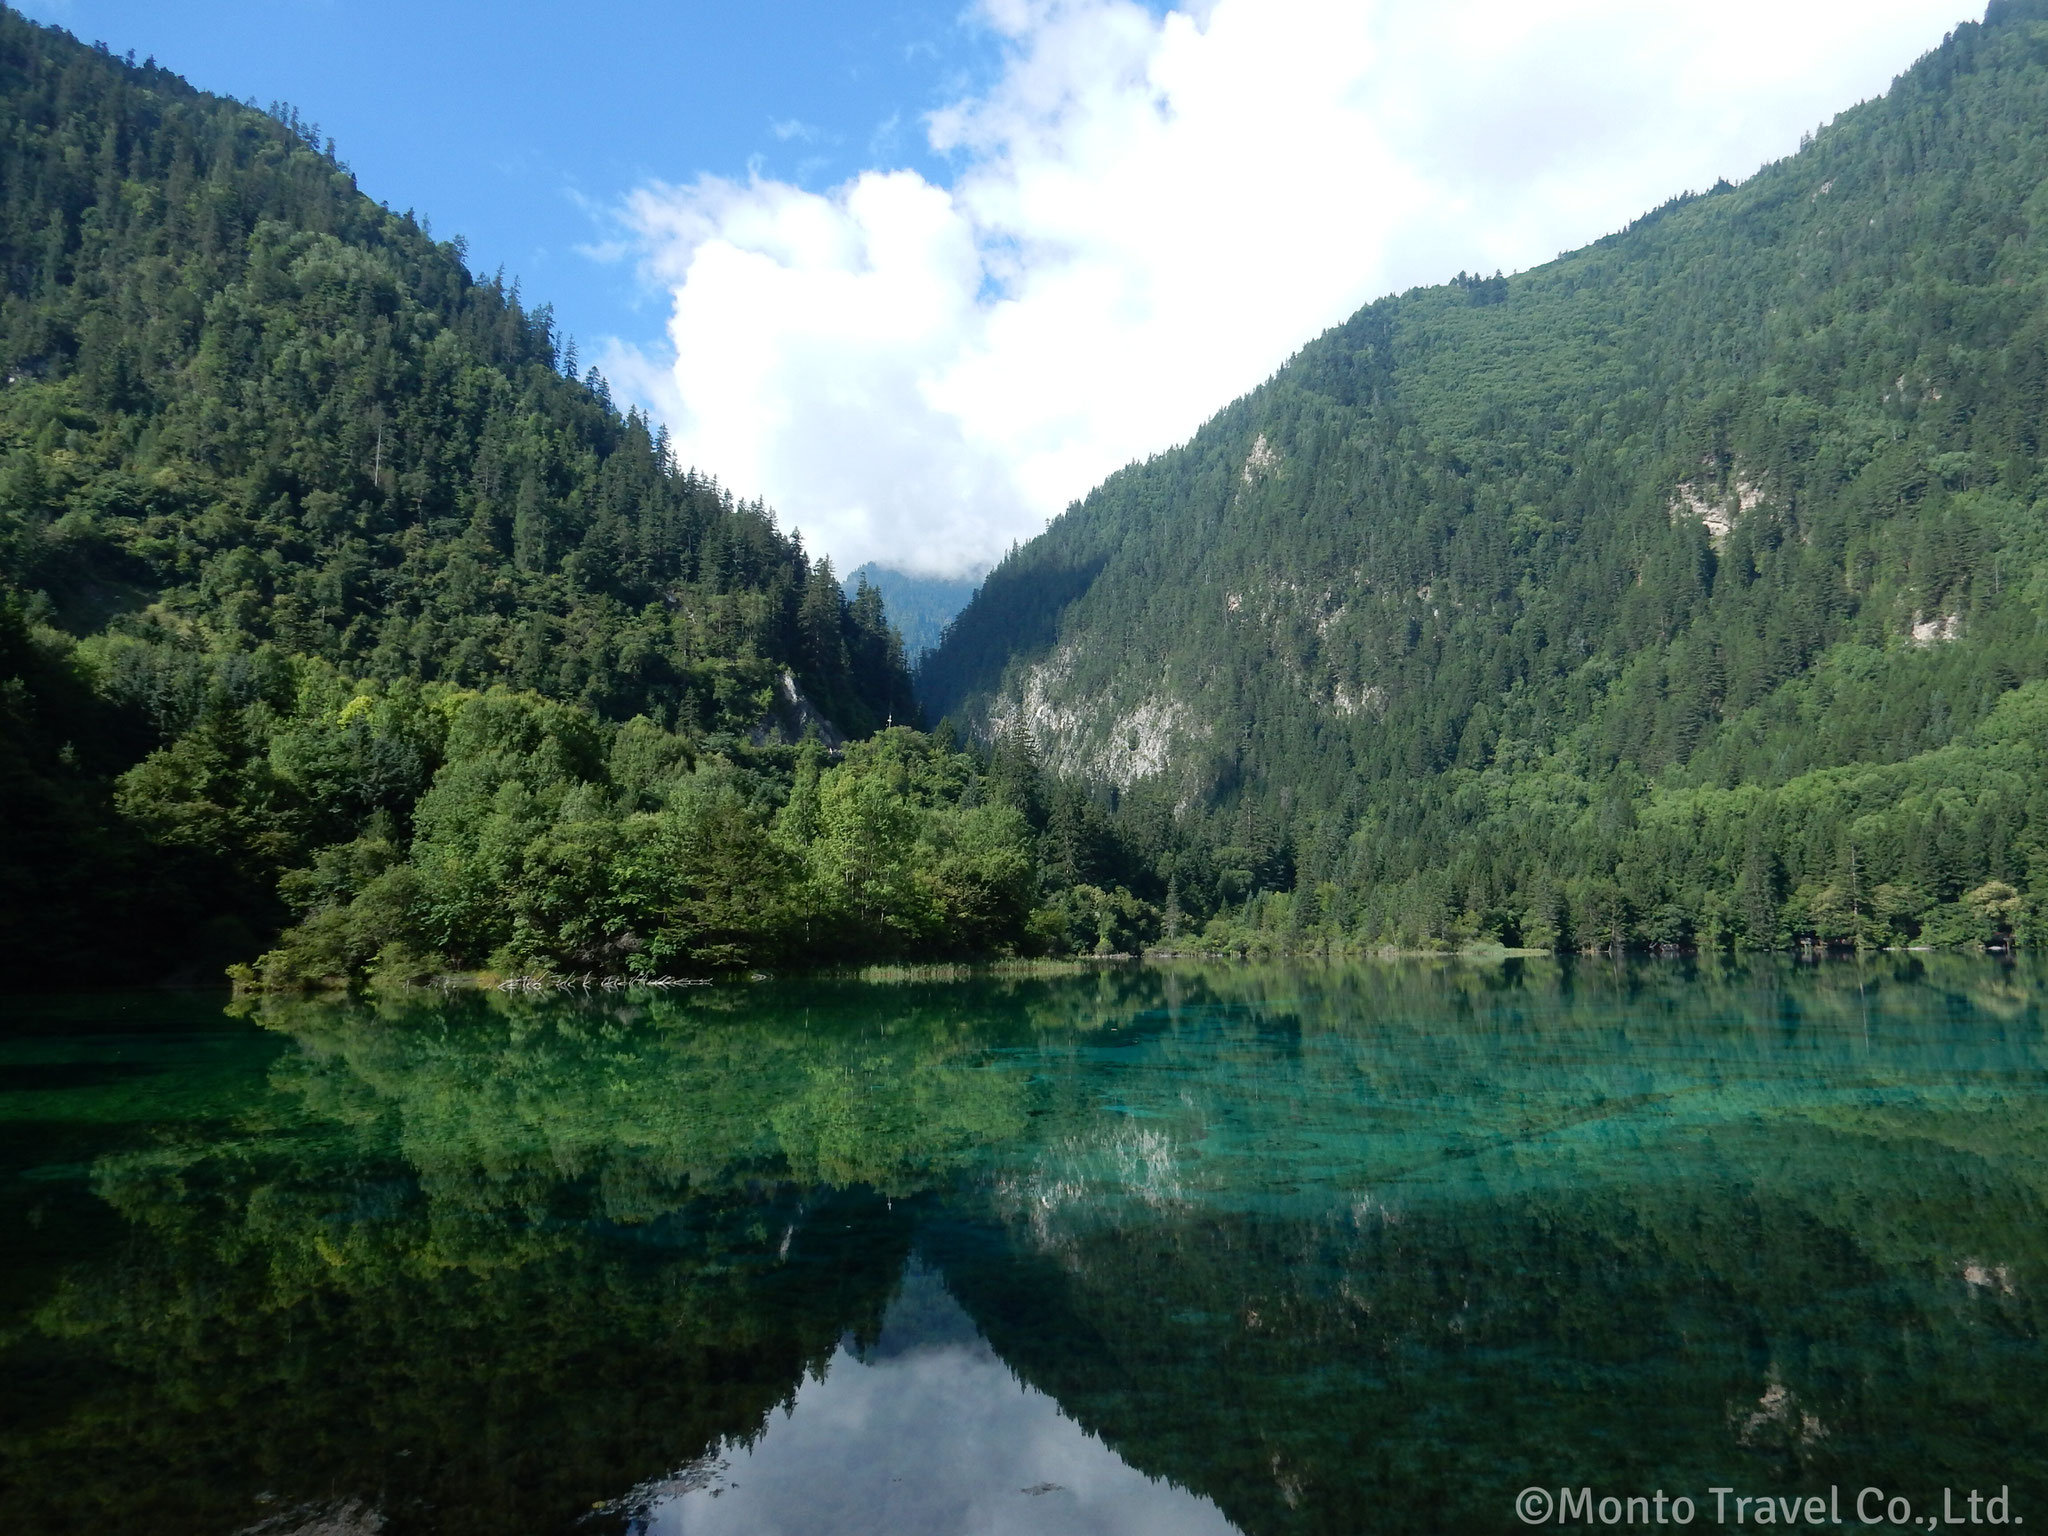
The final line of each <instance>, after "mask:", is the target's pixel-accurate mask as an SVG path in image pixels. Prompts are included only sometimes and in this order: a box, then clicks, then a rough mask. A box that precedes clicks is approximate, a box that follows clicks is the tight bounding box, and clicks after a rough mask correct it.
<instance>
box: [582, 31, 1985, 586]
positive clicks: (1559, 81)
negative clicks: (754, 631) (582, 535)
mask: <svg viewBox="0 0 2048 1536" xmlns="http://www.w3.org/2000/svg"><path fill="white" fill-rule="evenodd" d="M1968 8H1969V7H1968V6H1967V5H1966V4H1965V3H1964V0H1856V3H1855V4H1854V5H1853V6H1852V5H1850V4H1848V3H1845V0H1791V3H1786V0H1726V3H1724V4H1722V5H1719V6H1716V7H1713V8H1711V9H1710V10H1707V11H1702V10H1700V9H1698V8H1694V7H1670V6H1644V5H1640V4H1636V3H1634V0H1557V3H1555V4H1550V5H1544V6H1531V5H1527V4H1523V3H1519V0H1514V3H1511V0H1442V3H1439V4H1436V5H1429V6H1422V5H1415V4H1412V3H1405V0H1200V3H1195V0H1189V3H1188V4H1187V8H1186V9H1182V10H1169V11H1167V12H1166V13H1165V14H1163V15H1155V14H1153V13H1152V12H1151V11H1150V10H1149V9H1147V8H1146V7H1145V6H1143V5H1140V4H1137V3H1135V0H983V3H982V5H981V8H980V15H981V19H982V20H983V22H984V23H985V24H986V25H987V26H988V27H990V28H991V29H992V30H993V31H994V32H995V33H996V34H997V35H998V36H999V37H1000V38H1001V39H1002V41H1003V42H1004V44H1005V45H1006V46H1007V48H1008V50H1009V51H1008V55H1007V59H1006V63H1005V65H1004V68H1003V71H1002V73H1001V75H1000V76H999V78H998V79H997V80H996V81H995V83H994V84H993V85H992V86H990V87H989V88H987V89H986V90H984V91H982V92H980V93H979V94H971V95H967V96H966V97H964V98H963V99H961V100H959V101H957V102H955V103H954V104H953V105H951V106H949V107H947V108H946V109H945V110H943V111H940V112H938V113H935V114H933V115H932V117H931V118H930V119H929V120H928V122H927V125H926V129H927V135H928V137H929V139H930V142H931V144H932V147H933V148H934V149H935V150H937V151H939V152H940V153H941V154H944V155H946V156H949V157H951V159H952V161H953V163H954V164H955V165H957V167H958V172H957V175H956V176H955V178H954V180H953V182H952V184H951V185H950V186H939V185H934V184H933V183H931V182H929V181H927V180H925V179H924V178H923V177H922V176H920V175H918V174H916V173H914V172H911V171H903V170H897V171H889V170H885V169H882V168H880V167H882V166H885V165H887V164H888V163H889V162H890V160H891V159H892V158H893V157H892V156H890V155H886V154H883V153H881V152H880V151H881V150H882V149H883V148H884V144H885V141H886V135H882V134H878V136H877V140H876V142H875V143H874V144H872V145H871V146H870V157H871V162H872V163H873V164H875V165H876V167H877V168H875V169H871V170H868V171H865V172H863V173H861V174H860V175H858V176H856V177H854V178H853V179H852V180H850V181H847V182H846V183H844V184H843V185H841V186H838V187H836V188H833V189H832V190H830V191H828V192H825V193H822V194H820V193H812V192H807V191H804V190H802V189H800V188H799V187H796V186H793V185H790V184H788V183H785V182H778V181H768V180H762V179H759V178H758V177H755V178H753V179H749V180H746V181H737V182H736V181H729V180H723V179H720V178H715V177H705V178H702V179H700V180H698V181H697V182H695V183H694V184H691V185H687V186H653V187H649V188H646V189H644V190H643V191H642V192H641V193H640V194H639V195H638V196H636V197H635V198H634V199H633V200H632V204H631V209H630V218H631V221H632V223H633V224H634V225H635V226H636V227H637V229H638V231H639V233H640V236H641V238H642V239H643V240H644V242H645V244H646V249H647V251H648V254H649V259H650V260H649V264H650V268H651V270H652V271H653V273H654V274H655V275H656V276H657V277H658V278H660V279H661V280H662V281H663V282H664V283H665V284H666V285H667V286H668V287H669V288H670V290H671V291H672V293H673V296H674V310H673V315H672V319H671V323H670V340H671V341H672V342H673V344H674V346H675V348H676V353H677V360H676V362H675V364H674V367H673V372H672V377H671V379H670V381H669V383H668V385H667V387H666V388H665V389H663V390H661V391H658V392H654V393H650V394H647V395H643V396H642V398H645V399H648V400H649V401H650V403H653V404H655V405H656V406H657V407H658V408H660V409H661V410H662V412H663V413H664V414H665V415H666V416H667V418H668V419H669V421H670V422H671V424H672V426H673V427H674V428H675V430H676V433H677V437H678V448H679V451H680V453H681V456H682V457H683V459H684V460H685V461H686V462H689V463H694V464H696V465H698V466H700V467H701V468H704V469H706V470H708V471H710V472H712V473H715V474H717V475H719V476H720V477H721V478H722V479H724V480H725V481H727V482H728V483H730V484H732V485H733V486H734V487H735V488H737V489H738V490H740V491H741V492H742V493H744V494H755V493H760V494H763V495H765V496H766V497H767V498H768V499H769V500H770V501H771V502H772V503H773V504H775V505H776V506H777V507H778V508H779V509H780V510H781V512H782V514H783V515H784V517H785V518H786V519H788V520H789V521H790V522H792V523H795V524H798V525H800V526H801V527H803V528H804V529H805V530H806V531H807V532H808V533H809V534H810V535H811V537H812V540H813V542H814V543H817V544H819V545H822V546H823V547H824V548H825V549H826V550H828V551H829V552H830V553H832V554H833V555H834V556H836V557H838V558H839V559H840V560H841V562H842V567H843V568H851V567H852V566H854V565H857V564H859V563H861V562H862V561H864V560H867V559H870V558H876V559H879V560H881V561H883V562H884V563H888V564H893V565H897V566H900V567H904V568H909V569H916V570H919V571H923V572H941V571H950V570H958V569H962V568H964V567H966V566H967V565H969V564H971V563H973V562H975V561H977V560H987V559H989V558H991V557H992V556H996V555H999V554H1000V553H1001V551H1002V550H1003V548H1004V547H1006V546H1007V545H1008V544H1009V542H1010V541H1011V540H1012V539H1013V538H1016V537H1019V536H1027V535H1029V534H1030V533H1032V532H1034V531H1036V529H1037V527H1038V526H1039V525H1040V523H1041V522H1042V521H1043V520H1044V518H1045V517H1046V516H1048V515H1049V514H1051V513H1053V512H1056V511H1058V510H1059V509H1060V508H1061V507H1062V506H1063V505H1065V504H1066V502H1067V501H1068V500H1069V499H1071V498H1073V497H1076V496H1079V495H1081V494H1083V493H1084V492H1086V491H1087V489H1088V488H1089V487H1090V486H1091V485H1092V484H1093V483H1094V482H1095V481H1097V480H1099V479H1100V478H1101V477H1102V476H1103V475H1104V474H1106V473H1107V472H1109V471H1111V470H1113V469H1115V468H1116V467H1118V466H1119V465H1121V464H1123V463H1125V462H1127V461H1128V460H1130V459H1132V458H1135V457H1139V456H1142V455H1143V454H1146V453H1148V452H1153V451H1157V450H1159V449H1162V448H1165V447H1167V446H1168V445H1170V444H1172V443H1173V442H1175V441H1178V440H1180V439H1182V438H1184V437H1186V436H1187V434H1188V433H1189V432H1190V431H1191V430H1192V429H1193V428H1194V427H1195V426H1196V425H1197V424H1198V423H1199V422H1200V421H1201V420H1202V419H1203V418H1204V417H1205V416H1207V415H1208V414H1210V413H1211V412H1212V411H1214V410H1216V409H1217V408H1218V407H1219V406H1221V405H1222V404H1223V403H1225V402H1226V401H1227V400H1228V399H1229V398H1231V397H1232V396H1233V395H1235V394H1237V393H1239V392H1241V391H1243V390H1245V389H1247V388H1249V387H1251V386H1252V385H1254V384H1256V383H1257V382H1258V381H1259V379H1260V378H1261V377H1263V376H1264V375H1265V374H1267V373H1268V372H1269V371H1270V370H1272V369H1273V368H1274V367H1275V366H1277V365H1278V364H1279V363H1281V362H1282V361H1283V360H1285V358H1286V357H1287V356H1288V355H1289V353H1291V352H1292V351H1293V350H1294V349H1295V348H1297V347H1299V346H1300V345H1301V344H1302V343H1304V342H1306V341H1307V340H1309V339H1310V338H1311V337H1312V336H1314V335H1315V334H1316V333H1317V332H1318V331H1319V330H1321V329H1322V328H1323V327H1325V326H1327V325H1330V324H1332V323H1334V322H1336V321H1338V320H1340V319H1342V318H1343V317H1344V316H1345V315H1346V314H1348V313H1349V312H1350V311H1352V310H1353V309H1354V308H1356V307H1357V306H1358V305H1359V304H1361V303H1362V302H1364V301H1366V300H1368V299H1370V298H1372V297H1374V296H1375V295H1377V294H1380V293H1384V292H1387V291H1389V290H1392V289H1398V288H1401V287H1404V286H1407V285H1410V284H1414V283H1417V282H1424V281H1429V282H1436V281H1442V280H1444V279H1445V278H1447V277H1448V276H1449V275H1450V274H1451V273H1452V272H1454V271H1456V270H1458V269H1460V268H1482V269H1485V270H1487V271H1491V270H1493V269H1494V268H1496V267H1501V268H1506V269H1509V270H1513V269H1516V268H1520V267H1526V266H1529V265H1532V264H1534V263H1536V262H1539V261H1543V260H1547V259H1548V258H1549V257H1551V256H1552V255H1554V254H1555V253H1556V252H1558V251H1559V250H1561V249H1564V248H1566V247H1570V246H1574V245H1577V244H1580V243H1582V242H1584V241H1586V240H1588V239H1591V238H1593V237H1595V236H1598V235H1600V234H1603V233H1606V232H1607V231H1609V230H1611V229H1613V228H1615V227H1617V226H1619V225H1620V224H1622V223H1624V222H1626V221H1627V220H1628V219H1630V218H1632V217H1634V216H1635V215H1637V214H1639V213H1641V212H1643V211H1644V210H1645V209H1647V208H1649V207H1651V206H1654V205H1655V204H1657V203H1661V202H1662V201H1664V200H1665V199H1666V198H1667V197H1669V196H1670V195H1671V194H1673V193H1675V192H1678V191H1680V190H1683V189H1684V188H1686V187H1688V186H1691V187H1704V186H1706V185H1708V184H1710V183H1711V182H1712V181H1713V180H1714V179H1715V178H1716V177H1717V176H1721V175H1729V176H1737V177H1739V176H1742V175H1746V174H1747V173H1748V172H1750V171H1752V170H1754V169H1755V168H1756V166H1757V165H1758V164H1760V163H1761V162H1763V161H1764V160H1766V159H1769V158H1772V157H1774V156H1777V155H1781V154H1784V153H1786V152H1788V151H1790V150H1791V149H1792V148H1793V147H1794V145H1795V144H1796V142H1797V140H1798V136H1799V134H1800V132H1801V130H1802V129H1806V128H1810V127H1811V126H1813V125H1814V123H1815V122H1816V121H1818V120H1819V119H1821V118H1822V117H1824V116H1827V115H1829V114H1831V113H1833V112H1834V111H1836V110H1838V109H1839V108H1841V107H1843V106H1846V105H1848V104H1849V103H1851V102H1853V101H1854V100H1856V99H1857V98H1858V97H1861V96H1867V95H1870V94H1873V93H1874V92H1876V91H1878V90H1880V89H1882V88H1883V87H1884V85H1885V83H1886V81H1887V80H1888V79H1889V78H1890V76H1891V74H1892V72H1893V71H1894V70H1896V69H1898V68H1900V67H1902V66H1904V65H1905V64H1906V63H1907V62H1908V61H1909V60H1910V59H1911V58H1912V56H1913V55H1914V54H1915V53H1916V52H1917V51H1919V50H1920V49H1923V48H1925V47H1927V46H1930V45H1931V44H1933V43H1934V42H1936V41H1938V39H1939V37H1940V35H1941V31H1942V29H1943V27H1944V26H1946V25H1951V24H1953V23H1954V22H1955V21H1957V20H1960V19H1962V13H1963V12H1964V11H1965V10H1966V9H1968ZM783 127H786V128H787V129H788V132H789V136H790V137H795V136H797V134H798V133H799V131H805V132H807V131H808V130H805V129H803V125H801V124H788V125H781V126H780V127H778V130H777V131H778V132H780V131H782V128H783ZM613 371H614V372H616V371H617V369H616V368H614V370H613ZM636 371H637V372H640V373H645V372H646V371H647V366H646V365H645V364H644V363H643V365H642V366H641V367H640V368H639V369H638V370H636Z"/></svg>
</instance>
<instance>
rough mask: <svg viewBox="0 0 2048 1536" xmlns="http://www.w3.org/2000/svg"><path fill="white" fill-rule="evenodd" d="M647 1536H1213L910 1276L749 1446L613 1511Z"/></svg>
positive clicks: (1193, 1500) (1163, 1486)
mask: <svg viewBox="0 0 2048 1536" xmlns="http://www.w3.org/2000/svg"><path fill="white" fill-rule="evenodd" d="M629 1505H630V1506H636V1507H637V1509H638V1514H639V1517H638V1518H637V1519H636V1520H635V1521H634V1524H633V1526H632V1529H633V1530H634V1531H635V1532H646V1533H648V1536H713V1533H721V1532H734V1533H759V1536H808V1533H812V1532H817V1531H833V1532H843V1533H846V1536H869V1533H873V1536H902V1533H912V1532H932V1533H938V1532H977V1533H983V1532H985V1533H987V1536H1069V1533H1071V1536H1112V1533H1119V1536H1126V1533H1127V1536H1226V1533H1229V1532H1231V1531H1232V1530H1233V1527H1232V1526H1231V1524H1230V1522H1229V1521H1227V1520H1225V1519H1224V1518H1223V1515H1222V1513H1221V1512H1220V1511H1219V1510H1218V1509H1217V1508H1216V1506H1215V1505H1214V1504H1212V1503H1210V1502H1209V1501H1208V1500H1206V1499H1203V1498H1199V1497H1197V1496H1195V1495H1194V1494H1191V1493H1188V1492H1187V1491H1185V1490H1184V1489H1181V1488H1177V1487H1175V1486H1173V1485H1172V1484H1171V1483H1167V1482H1164V1481H1160V1480H1158V1479H1155V1478H1149V1477H1146V1476H1144V1475H1143V1474H1141V1473H1139V1472H1136V1471H1133V1470H1132V1469H1131V1468H1130V1467H1129V1466H1127V1465H1126V1464H1125V1463H1124V1462H1123V1461H1122V1460H1121V1459H1120V1458H1119V1457H1118V1456H1117V1455H1116V1454H1115V1453H1114V1452H1112V1451H1111V1450H1109V1449H1108V1448H1107V1447H1106V1446H1104V1445H1103V1443H1102V1442H1101V1441H1100V1440H1098V1439H1097V1438H1096V1437H1094V1436H1093V1435H1090V1434H1088V1433H1087V1432H1086V1431H1085V1430H1083V1429H1081V1428H1080V1427H1079V1426H1078V1425H1076V1424H1075V1423H1074V1421H1073V1420H1072V1419H1070V1418H1068V1417H1067V1416H1066V1415H1065V1414H1063V1413H1062V1412H1061V1411H1060V1407H1059V1404H1058V1403H1056V1402H1055V1401H1054V1400H1053V1399H1052V1398H1050V1397H1048V1396H1046V1395H1045V1394H1044V1393H1043V1392H1039V1391H1037V1390H1035V1389H1033V1388H1031V1387H1028V1386H1023V1385H1022V1384H1020V1383H1019V1381H1018V1380H1017V1377H1016V1376H1015V1375H1014V1374H1013V1373H1012V1372H1011V1371H1010V1369H1009V1368H1008V1367H1007V1366H1005V1365H1004V1364H1003V1362H1002V1361H1001V1360H1000V1359H999V1358H998V1357H997V1356H996V1354H995V1352H994V1351H993V1350H991V1349H990V1348H989V1347H988V1344H987V1342H986V1341H985V1340H983V1339H982V1338H981V1336H980V1335H979V1333H978V1332H977V1331H976V1329H975V1327H974V1323H973V1321H972V1319H970V1318H969V1317H968V1316H967V1314H966V1313H965V1312H963V1311H962V1310H961V1309H960V1306H959V1304H958V1303H957V1302H955V1301H954V1300H953V1299H952V1297H951V1296H949V1295H948V1294H947V1293H946V1291H945V1289H944V1286H943V1283H942V1282H941V1281H940V1280H939V1278H938V1276H937V1275H936V1274H934V1273H933V1272H932V1271H930V1270H928V1269H926V1268H924V1267H923V1266H922V1265H919V1264H913V1265H912V1266H911V1267H910V1268H909V1269H908V1270H907V1271H906V1272H905V1275H904V1280H903V1287H902V1290H901V1291H900V1292H899V1293H898V1295H897V1297H896V1300H895V1301H894V1302H893V1303H892V1305H891V1307H890V1309H889V1313H888V1315H887V1317H886V1318H885V1319H884V1321H883V1324H882V1333H881V1337H880V1339H879V1340H878V1342H877V1343H876V1344H875V1345H874V1346H873V1347H872V1348H870V1349H868V1350H865V1351H860V1352H856V1351H855V1350H853V1349H851V1348H847V1347H842V1348H841V1349H839V1350H838V1351H837V1352H836V1353H835V1354H834V1355H833V1357H832V1360H831V1361H830V1363H829V1364H828V1365H827V1366H826V1367H825V1369H824V1370H823V1371H822V1372H820V1373H818V1374H816V1375H814V1376H812V1377H810V1378H809V1379H807V1380H806V1381H805V1382H804V1384H803V1386H802V1387H801V1388H799V1389H798V1391H797V1394H796V1398H795V1401H794V1402H793V1403H792V1405H791V1406H790V1408H789V1410H788V1412H787V1413H786V1414H783V1415H777V1416H775V1417H773V1418H771V1421H770V1423H769V1426H768V1429H767V1431H766V1433H765V1434H763V1435H761V1436H760V1437H759V1438H758V1439H756V1440H754V1441H753V1442H751V1443H745V1442H740V1443H733V1442H728V1443H727V1444H725V1445H723V1446H721V1447H720V1449H719V1450H718V1451H717V1452H715V1453H713V1455H712V1456H710V1457H707V1458H706V1459H705V1460H704V1461H701V1462H699V1463H697V1464H695V1465H694V1466H692V1467H690V1468H688V1469H686V1470H685V1472H684V1473H683V1474H682V1475H681V1476H679V1477H676V1478H671V1479H665V1480H664V1481H663V1483H661V1484H657V1485H655V1486H654V1487H652V1488H650V1489H646V1490H641V1491H640V1492H639V1494H638V1496H637V1497H636V1498H635V1499H633V1500H631V1501H629Z"/></svg>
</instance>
